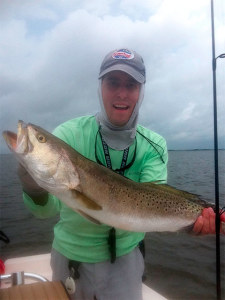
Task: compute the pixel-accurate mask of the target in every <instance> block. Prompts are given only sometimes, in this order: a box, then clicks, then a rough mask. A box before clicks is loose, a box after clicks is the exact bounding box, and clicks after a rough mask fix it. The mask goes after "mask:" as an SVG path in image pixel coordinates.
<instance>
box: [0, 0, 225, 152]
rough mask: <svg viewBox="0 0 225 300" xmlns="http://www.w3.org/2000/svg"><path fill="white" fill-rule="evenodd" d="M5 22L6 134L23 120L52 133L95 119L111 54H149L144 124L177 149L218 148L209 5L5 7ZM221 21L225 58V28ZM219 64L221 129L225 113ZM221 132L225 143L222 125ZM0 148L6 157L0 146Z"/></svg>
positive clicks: (0, 51) (0, 12)
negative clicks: (73, 121)
mask: <svg viewBox="0 0 225 300" xmlns="http://www.w3.org/2000/svg"><path fill="white" fill-rule="evenodd" d="M181 2H182V3H181ZM0 16H1V21H0V25H1V27H0V39H1V41H2V46H1V47H0V68H1V75H0V77H1V78H0V108H1V118H0V128H4V129H11V130H15V128H16V123H17V120H18V119H24V121H31V122H33V123H36V124H38V125H41V126H44V127H45V128H46V129H48V130H52V129H53V128H54V127H55V126H57V125H58V124H60V123H61V122H63V121H66V120H67V119H70V118H73V117H76V116H79V115H84V114H91V113H95V112H97V110H98V109H99V106H98V96H97V88H98V79H97V77H98V71H99V66H100V64H101V61H102V59H103V57H104V55H105V54H106V53H107V52H108V51H110V50H112V49H115V48H117V47H130V48H133V49H135V50H136V51H137V52H139V53H140V54H142V56H143V58H144V61H145V64H146V68H147V84H146V94H145V100H144V102H143V106H142V109H141V114H140V122H141V123H142V124H143V125H144V126H147V127H149V128H152V129H153V130H155V131H157V132H159V133H160V134H162V135H163V136H164V137H165V138H166V139H167V141H168V144H169V146H170V147H178V146H179V147H181V145H182V143H183V145H189V146H190V147H194V148H198V147H201V145H203V144H204V145H205V144H208V145H209V144H210V143H211V140H212V137H210V138H209V132H210V134H211V132H212V125H213V122H212V75H211V34H210V33H211V27H210V26H211V24H210V9H209V7H208V4H207V3H206V2H205V1H198V2H197V3H196V2H193V1H175V0H172V1H171V0H170V1H169V0H164V1H163V0H161V1H160V0H159V1H156V0H155V1H153V2H152V1H140V3H139V2H138V7H137V2H136V1H129V2H128V1H127V0H123V1H113V0H112V1H107V2H102V1H101V2H100V1H96V2H95V5H93V2H91V1H82V2H81V1H69V0H64V1H57V2H55V1H53V0H47V1H38V2H30V1H28V0H23V1H20V2H17V1H13V2H9V1H4V0H3V1H1V3H0ZM216 22H217V23H216V24H217V27H216V28H217V29H216V32H217V33H218V34H217V37H216V39H217V40H216V44H217V48H218V49H219V50H220V49H222V44H223V43H224V37H223V35H222V32H223V30H224V23H221V22H219V21H218V20H217V21H216ZM222 63H224V62H223V61H221V62H220V63H219V62H218V106H219V108H220V110H219V114H218V120H219V122H220V124H224V115H225V110H224V106H223V105H222V104H221V103H222V101H223V97H224V96H223V95H224V69H223V68H222V67H220V65H222ZM219 129H220V130H219V133H220V136H221V137H223V136H225V133H224V128H223V126H219ZM193 132H194V133H195V135H194V134H193ZM186 141H188V143H187V142H186ZM185 143H186V144H185ZM178 144H179V145H178ZM1 147H2V150H4V151H5V146H4V142H3V140H2V139H1Z"/></svg>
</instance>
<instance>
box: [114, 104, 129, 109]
mask: <svg viewBox="0 0 225 300" xmlns="http://www.w3.org/2000/svg"><path fill="white" fill-rule="evenodd" d="M113 107H114V108H115V109H118V110H127V109H128V106H127V105H123V104H114V105H113Z"/></svg>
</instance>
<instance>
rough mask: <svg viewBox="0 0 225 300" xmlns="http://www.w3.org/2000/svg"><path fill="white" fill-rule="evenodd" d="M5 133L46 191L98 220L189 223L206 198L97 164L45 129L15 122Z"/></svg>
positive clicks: (155, 226) (174, 226)
mask: <svg viewBox="0 0 225 300" xmlns="http://www.w3.org/2000/svg"><path fill="white" fill-rule="evenodd" d="M3 136H4V138H5V140H6V142H7V144H8V146H9V148H10V149H11V151H12V152H14V153H15V155H16V158H17V159H18V160H19V162H20V163H21V164H22V165H23V166H24V167H25V168H26V170H27V171H28V172H29V174H30V175H31V176H32V177H33V179H34V180H35V181H36V182H37V183H38V185H40V186H41V187H42V188H44V189H45V190H46V191H48V192H49V193H51V194H53V195H55V196H57V197H58V198H59V199H60V200H61V201H62V202H64V203H65V204H66V205H68V206H69V207H70V208H72V209H73V210H74V211H76V212H78V213H79V214H81V215H82V216H84V217H86V218H88V219H89V220H91V221H92V222H95V223H97V224H101V223H104V224H108V225H110V226H113V227H116V228H120V229H125V230H129V231H137V232H139V231H140V232H150V231H178V230H181V229H184V228H186V227H190V226H191V225H193V223H194V222H195V221H196V219H197V217H198V216H199V215H200V214H201V212H202V210H203V208H204V207H208V206H210V205H208V204H207V203H206V202H204V201H201V200H200V199H199V198H198V196H196V195H193V194H190V193H187V192H184V191H179V190H177V189H175V188H172V187H170V186H168V185H162V184H155V183H137V182H134V181H131V180H129V179H127V178H125V177H123V176H121V175H119V174H116V173H114V172H113V171H111V170H110V169H108V168H106V167H104V166H101V165H99V164H97V163H95V162H93V161H91V160H89V159H87V158H85V157H84V156H82V155H81V154H79V153H78V152H77V151H76V150H74V149H73V148H72V147H70V146H69V145H68V144H66V143H65V142H63V141H62V140H60V139H59V138H57V137H55V136H54V135H52V134H51V133H49V132H47V131H46V130H44V129H42V128H40V127H39V126H36V125H33V124H25V123H24V122H23V121H19V122H18V132H17V134H15V133H13V132H10V131H4V132H3Z"/></svg>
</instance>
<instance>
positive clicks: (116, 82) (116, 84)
mask: <svg viewBox="0 0 225 300" xmlns="http://www.w3.org/2000/svg"><path fill="white" fill-rule="evenodd" d="M109 86H111V87H118V86H119V82H118V81H115V80H110V81H109Z"/></svg>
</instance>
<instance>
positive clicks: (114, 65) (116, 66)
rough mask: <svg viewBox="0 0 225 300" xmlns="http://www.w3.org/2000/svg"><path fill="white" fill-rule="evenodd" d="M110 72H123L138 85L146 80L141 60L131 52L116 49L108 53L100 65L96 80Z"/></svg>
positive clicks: (136, 54)
mask: <svg viewBox="0 0 225 300" xmlns="http://www.w3.org/2000/svg"><path fill="white" fill-rule="evenodd" d="M112 71H123V72H125V73H127V74H129V75H130V76H132V77H133V78H134V79H135V80H137V81H138V82H140V83H145V80H146V75H145V65H144V61H143V58H142V57H141V56H140V55H139V54H138V53H137V52H135V51H133V50H129V49H118V50H113V51H111V52H110V53H108V54H107V55H106V56H105V58H104V60H103V62H102V64H101V68H100V73H99V77H98V78H99V79H100V78H102V76H104V75H105V74H107V73H109V72H112Z"/></svg>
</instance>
